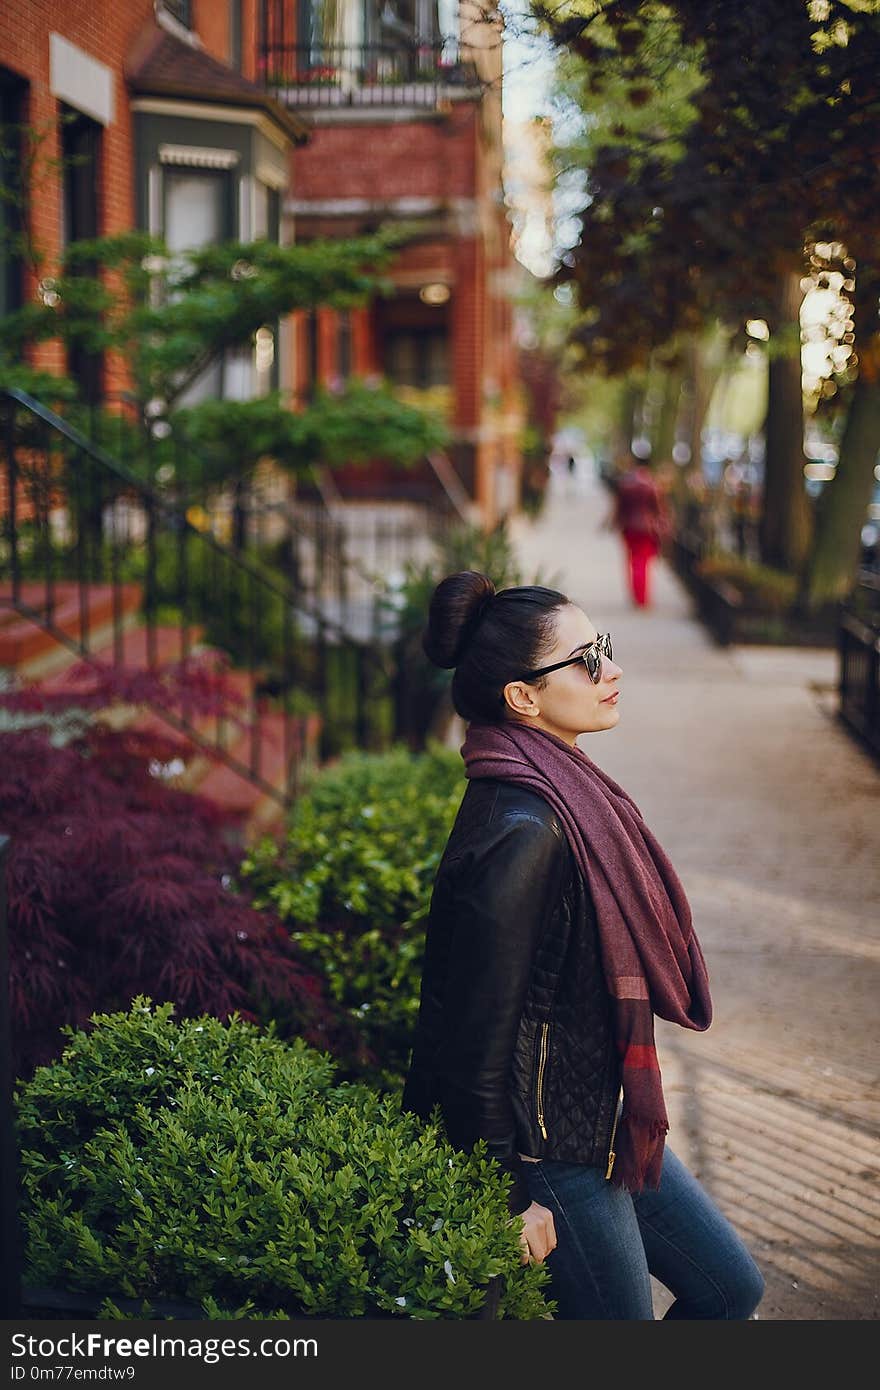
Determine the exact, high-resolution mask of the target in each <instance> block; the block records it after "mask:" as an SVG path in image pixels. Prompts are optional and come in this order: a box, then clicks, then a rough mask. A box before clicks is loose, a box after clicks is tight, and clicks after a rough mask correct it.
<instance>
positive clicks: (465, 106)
mask: <svg viewBox="0 0 880 1390" xmlns="http://www.w3.org/2000/svg"><path fill="white" fill-rule="evenodd" d="M476 120H477V118H476V106H475V104H474V103H472V102H467V103H462V104H461V105H460V106H456V107H454V108H453V111H452V113H451V114H450V115H449V116H448V117H439V118H437V119H436V120H430V121H405V122H404V121H401V122H399V123H398V122H388V123H385V124H380V123H378V122H377V123H376V124H375V125H366V124H364V125H361V124H360V123H358V124H357V125H351V126H341V125H332V126H318V127H317V128H316V129H315V131H314V134H313V135H312V138H311V140H310V141H309V143H308V144H307V145H304V146H302V147H300V148H298V149H297V150H296V151H295V152H294V154H293V155H292V159H293V190H294V196H295V197H296V198H321V199H323V198H376V197H381V198H429V197H430V198H467V197H472V196H473V194H474V190H475V179H476V163H475V160H476Z"/></svg>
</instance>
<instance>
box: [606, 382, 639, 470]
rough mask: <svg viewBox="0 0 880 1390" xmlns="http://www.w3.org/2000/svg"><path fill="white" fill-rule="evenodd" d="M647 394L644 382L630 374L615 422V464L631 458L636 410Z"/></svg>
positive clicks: (613, 446) (613, 444)
mask: <svg viewBox="0 0 880 1390" xmlns="http://www.w3.org/2000/svg"><path fill="white" fill-rule="evenodd" d="M644 394H645V386H644V382H642V381H640V380H638V379H637V378H636V377H633V376H630V377H627V379H626V380H625V381H624V383H623V389H622V391H621V393H620V414H619V415H618V418H617V420H616V421H615V422H614V423H615V428H614V434H613V442H612V448H613V450H614V460H613V461H614V463H615V465H616V464H618V463H619V462H621V461H626V460H628V459H629V456H630V450H631V448H632V440H633V430H634V421H635V417H636V410H637V409H638V408H639V407H640V406H641V403H642V398H643V396H644Z"/></svg>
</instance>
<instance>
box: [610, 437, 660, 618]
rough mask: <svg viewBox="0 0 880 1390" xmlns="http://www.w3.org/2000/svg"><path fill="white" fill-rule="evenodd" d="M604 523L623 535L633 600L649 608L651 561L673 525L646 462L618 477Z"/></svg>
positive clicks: (642, 606)
mask: <svg viewBox="0 0 880 1390" xmlns="http://www.w3.org/2000/svg"><path fill="white" fill-rule="evenodd" d="M604 524H605V525H607V526H610V527H611V528H612V529H614V530H616V531H619V532H620V534H621V536H622V538H623V543H624V545H625V547H626V555H627V580H628V583H629V589H630V594H631V595H632V600H633V602H634V603H635V604H636V606H637V607H638V608H647V607H649V606H650V602H651V593H650V590H651V583H650V581H651V561H652V560H653V559H654V558H655V556H656V555H658V554H659V552H660V546H661V543H662V541H663V540H664V539H665V538H666V536H667V535H668V534H669V532H670V529H671V526H670V519H669V511H668V508H667V505H666V501H665V498H664V497H663V494H662V493H661V491H660V489H659V487H658V486H657V483H656V481H655V479H654V477H653V474H652V473H651V470H650V468H648V467H647V465H646V464H644V463H636V462H634V463H633V464H632V465H631V466H630V467H629V468H628V469H627V471H626V472H625V473H624V474H623V476H622V477H621V478H620V479H618V482H617V486H616V489H615V496H614V507H613V510H612V513H611V515H610V517H609V518H608V520H607V521H606V522H605V523H604Z"/></svg>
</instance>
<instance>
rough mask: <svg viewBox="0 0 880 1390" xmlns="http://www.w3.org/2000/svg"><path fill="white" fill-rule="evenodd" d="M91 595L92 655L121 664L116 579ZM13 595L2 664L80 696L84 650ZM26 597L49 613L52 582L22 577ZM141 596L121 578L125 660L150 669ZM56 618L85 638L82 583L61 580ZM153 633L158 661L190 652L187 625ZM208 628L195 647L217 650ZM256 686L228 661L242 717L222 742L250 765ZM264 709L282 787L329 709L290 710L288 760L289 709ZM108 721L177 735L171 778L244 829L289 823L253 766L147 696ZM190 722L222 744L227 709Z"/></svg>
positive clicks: (248, 834)
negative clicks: (26, 611) (246, 771)
mask: <svg viewBox="0 0 880 1390" xmlns="http://www.w3.org/2000/svg"><path fill="white" fill-rule="evenodd" d="M85 594H86V624H85V630H86V631H87V633H88V638H89V648H90V662H92V663H97V664H99V665H102V666H106V667H108V668H112V667H114V666H115V665H116V664H117V663H116V652H115V646H114V629H113V622H112V619H113V591H112V587H111V586H110V585H109V584H108V585H91V586H89V587H88V588H87V589H86V591H85ZM11 598H12V594H11V587H10V585H9V584H8V583H6V584H3V585H0V668H2V667H6V668H9V669H11V670H13V671H15V672H16V674H17V675H18V676H19V677H21V678H22V680H24V681H26V682H29V683H30V682H36V683H38V684H39V687H40V688H41V689H43V690H45V691H47V692H51V693H52V694H56V695H57V694H62V693H67V694H69V695H70V697H71V699H72V700H75V698H76V695H77V694H78V693H79V694H81V693H82V692H83V690H84V689H88V687H89V685H90V683H91V677H90V674H89V671H88V670H86V671H79V672H75V671H74V668H75V667H76V666H77V665H78V663H79V661H80V657H79V655H78V653H77V652H75V651H71V650H70V648H68V647H67V646H66V645H65V644H64V643H61V642H59V641H58V639H57V638H56V637H55V636H53V634H52V633H51V632H46V631H45V629H43V628H41V627H40V626H39V623H38V622H36V621H33V620H32V619H30V618H25V617H22V616H21V614H20V613H18V612H17V611H16V610H14V609H12V608H11V607H10V606H9V605H10V604H11ZM4 600H5V602H4ZM21 601H22V602H23V603H25V604H27V605H28V606H29V607H32V608H33V609H35V610H38V611H39V612H41V613H44V612H45V609H46V603H45V586H44V585H43V584H31V585H22V586H21ZM140 603H141V589H140V586H139V585H136V584H127V585H123V586H121V591H120V607H121V611H122V632H121V664H122V665H123V666H125V667H126V668H128V669H135V670H138V671H144V672H145V671H148V670H149V669H150V666H151V662H150V659H149V658H150V652H149V647H148V631H147V629H146V628H145V627H143V626H141V625H140V616H139V615H140ZM53 623H54V626H55V627H56V628H58V629H60V630H61V631H62V632H65V633H66V634H67V635H68V636H69V637H71V638H73V640H74V641H79V640H80V635H81V632H82V630H83V624H82V618H81V613H80V592H79V586H78V585H77V584H75V583H62V582H59V583H58V584H56V586H55V606H54V612H53ZM153 636H154V640H155V651H154V663H155V665H157V666H164V665H168V664H173V663H177V662H179V661H181V660H182V659H183V657H184V646H183V635H182V633H181V630H180V628H179V627H156V628H154V630H153ZM203 637H204V630H203V629H202V628H201V627H195V626H193V627H190V629H189V633H188V638H189V641H188V645H189V652H190V655H196V654H204V653H205V652H206V651H209V650H210V648H207V647H205V646H204V644H203V642H202V639H203ZM253 685H254V681H253V678H252V677H251V675H250V674H249V673H248V672H247V671H240V670H227V671H226V673H225V678H224V686H225V689H226V690H227V691H228V692H229V695H230V697H231V699H230V705H232V706H233V712H234V715H235V718H232V717H231V715H230V717H229V718H227V719H226V720H225V721H224V723H223V727H222V732H223V735H224V736H223V738H222V740H221V746H222V747H223V748H225V750H226V752H227V754H229V755H231V756H232V757H233V758H235V759H236V760H237V761H238V762H239V763H241V764H243V765H244V767H246V768H249V767H250V766H251V764H252V721H253V715H254V707H253ZM257 714H258V723H257V729H258V735H257V753H258V763H257V767H258V772H259V775H260V776H261V777H262V778H263V780H264V781H266V782H268V783H269V784H270V785H272V786H276V787H279V788H283V787H285V786H286V785H287V781H288V771H290V770H293V771H295V768H296V764H297V763H298V762H300V761H303V762H306V763H310V762H314V761H316V760H317V744H318V737H319V733H320V726H321V721H320V717H319V716H317V715H304V716H292V717H291V730H290V737H289V744H290V748H289V752H290V755H291V769H289V768H288V766H287V759H286V757H285V746H284V724H285V719H284V715H283V714H281V713H279V712H277V711H274V710H272V709H271V708H270V706H269V702H268V701H267V700H266V699H261V700H260V701H259V702H258V704H257ZM237 721H238V722H237ZM108 722H112V723H113V725H114V726H115V727H121V726H124V727H131V728H135V729H139V730H143V731H144V732H155V733H161V735H162V736H163V738H165V739H166V740H170V741H171V742H172V744H173V745H174V747H175V749H176V753H175V757H176V758H178V759H179V760H180V762H181V763H182V764H183V769H182V770H177V771H175V772H174V774H173V775H170V776H169V781H170V782H171V784H172V785H174V786H179V787H181V788H183V789H185V790H187V791H192V792H198V793H199V794H200V795H202V796H206V797H209V798H210V799H211V800H212V801H214V802H215V803H216V804H218V805H220V806H223V807H224V808H226V809H227V810H229V811H230V812H231V813H232V814H233V815H234V816H235V817H236V818H237V821H238V824H239V828H240V830H239V833H240V835H241V838H242V840H243V841H244V842H245V843H248V842H250V841H251V840H252V839H253V838H255V837H256V836H257V835H259V834H263V833H271V832H272V831H273V830H277V829H279V828H280V827H281V825H282V824H283V819H284V807H283V806H282V805H281V804H280V803H279V802H278V801H277V800H276V798H275V797H273V796H272V795H270V794H269V793H268V792H266V791H264V790H263V789H262V788H261V787H260V786H259V785H255V784H254V782H253V781H252V780H251V779H250V778H249V777H248V776H247V775H242V774H241V773H239V772H237V771H236V770H235V769H234V768H231V767H229V766H228V765H227V764H226V763H224V762H223V761H222V760H220V759H218V758H217V757H214V756H212V755H211V754H210V753H209V752H208V751H207V750H206V749H205V748H203V747H202V746H201V744H200V743H199V742H197V741H194V740H193V739H191V738H190V737H188V735H187V734H186V733H184V732H183V731H181V730H179V729H176V728H175V727H174V725H173V724H171V723H170V722H168V721H167V720H165V719H164V718H163V717H162V716H161V714H160V713H158V711H156V710H154V709H150V708H148V707H145V706H142V705H140V706H124V707H119V708H116V709H114V710H113V712H112V718H111V719H110V720H109V721H108ZM188 722H189V723H190V724H191V725H192V728H193V731H194V733H196V734H197V735H201V737H202V738H203V739H205V740H206V741H207V742H208V743H210V744H212V745H213V744H214V743H215V742H216V741H217V733H218V718H217V716H216V715H215V714H194V715H192V716H191V717H190V718H189V721H188Z"/></svg>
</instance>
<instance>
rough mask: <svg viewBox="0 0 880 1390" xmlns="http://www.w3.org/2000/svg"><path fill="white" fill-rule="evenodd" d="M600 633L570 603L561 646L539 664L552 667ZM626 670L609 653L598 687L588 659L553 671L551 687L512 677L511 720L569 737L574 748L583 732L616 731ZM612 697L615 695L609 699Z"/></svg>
mask: <svg viewBox="0 0 880 1390" xmlns="http://www.w3.org/2000/svg"><path fill="white" fill-rule="evenodd" d="M598 635H599V634H598V632H597V630H596V628H595V627H594V626H593V624H592V623H591V622H590V620H589V618H588V617H587V615H586V613H585V612H584V611H583V609H582V608H578V607H577V605H576V604H574V603H568V604H565V605H564V606H563V607H562V608H559V609H557V612H556V645H555V646H554V647H553V650H552V651H551V652H548V654H547V655H546V656H543V657H541V659H540V662H539V665H540V666H542V667H544V666H552V665H554V663H555V662H557V661H565V660H566V659H567V658H568V657H570V656H576V655H577V653H578V648H580V649H583V647H584V646H586V645H587V644H588V643H590V642H594V641H595V640H596V638H597V637H598ZM622 675H623V670H622V668H621V667H620V666H617V665H616V664H615V662H613V661H612V660H611V659H610V658H609V657H607V656H605V655H603V656H602V677H601V680H600V681H599V684H598V685H594V684H593V682H592V681H591V680H590V677H589V673H588V671H587V668H586V665H585V663H584V662H583V661H577V662H574V663H573V664H572V665H571V666H563V667H562V669H561V670H559V671H551V672H550V674H549V675H548V676H547V677H546V685H545V686H544V688H543V690H539V689H538V687H537V685H536V684H535V683H529V682H527V681H509V682H508V683H507V685H506V686H505V687H504V695H505V699H506V701H507V718H508V719H510V720H516V721H517V722H518V723H520V724H531V725H532V726H536V727H537V728H539V729H546V730H547V732H548V733H551V734H556V736H557V738H562V739H565V741H566V743H570V744H571V746H572V747H574V745H575V740H576V739H577V736H578V734H587V733H598V731H599V730H600V729H613V728H614V727H615V725H616V724H617V723H618V721H619V719H620V708H619V703H618V701H619V698H620V697H619V694H618V691H619V688H620V677H621V676H622ZM609 697H614V698H612V699H611V700H610V702H609Z"/></svg>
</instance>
